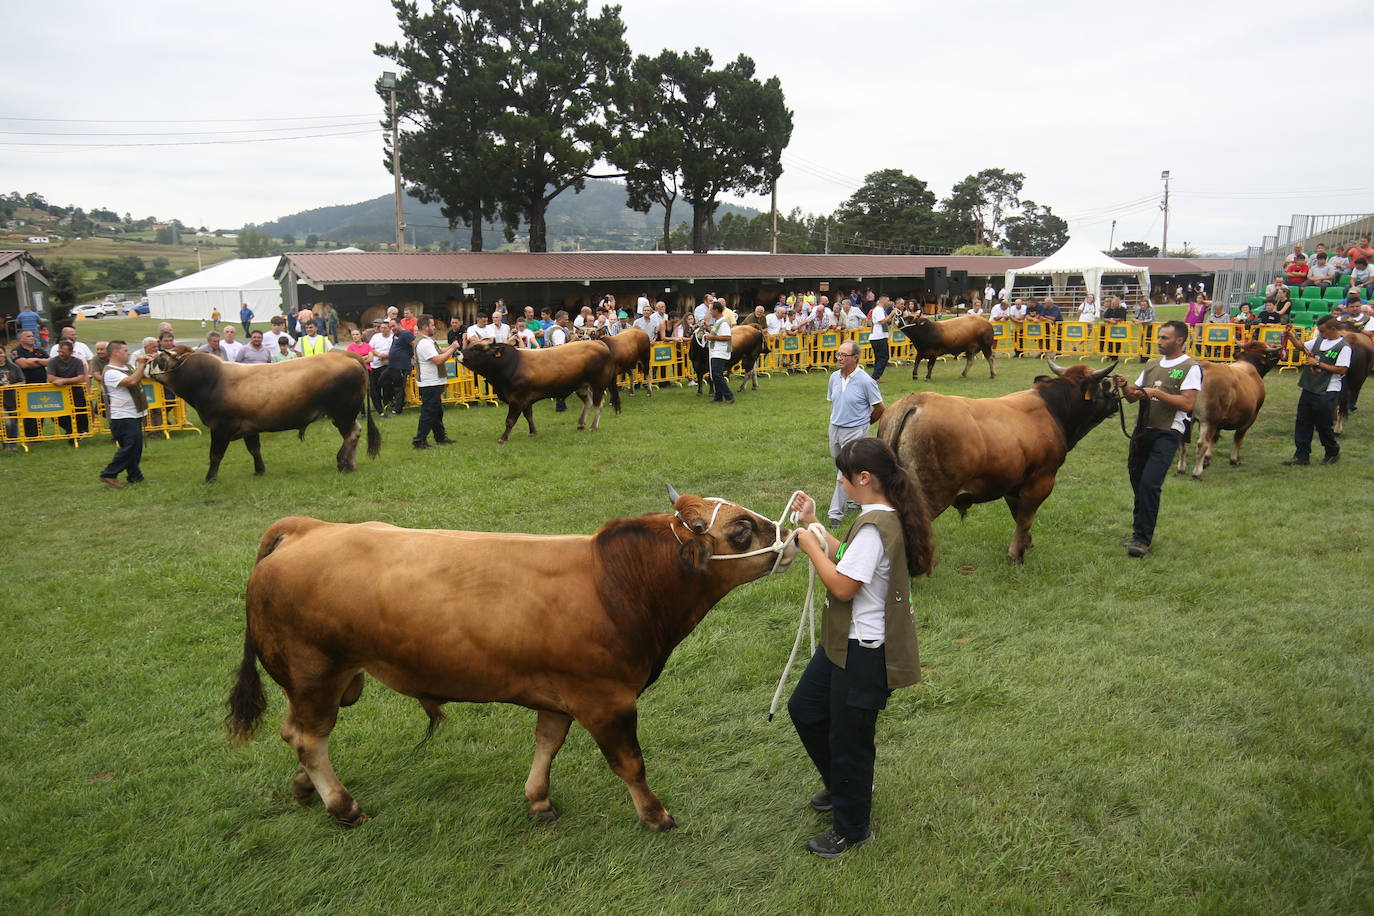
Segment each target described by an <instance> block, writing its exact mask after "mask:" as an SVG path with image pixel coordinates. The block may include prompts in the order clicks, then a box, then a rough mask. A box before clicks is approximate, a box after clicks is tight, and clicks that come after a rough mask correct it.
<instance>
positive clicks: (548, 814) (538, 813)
mask: <svg viewBox="0 0 1374 916" xmlns="http://www.w3.org/2000/svg"><path fill="white" fill-rule="evenodd" d="M530 817H532V818H534V819H535V820H536V821H538V822H539V823H541V824H552V823H553V822H554V821H556V820H558V809H557V808H555V807H554V806H553V805H552V804H551V803H550V804H549V805H548V807H546V808H531V809H530Z"/></svg>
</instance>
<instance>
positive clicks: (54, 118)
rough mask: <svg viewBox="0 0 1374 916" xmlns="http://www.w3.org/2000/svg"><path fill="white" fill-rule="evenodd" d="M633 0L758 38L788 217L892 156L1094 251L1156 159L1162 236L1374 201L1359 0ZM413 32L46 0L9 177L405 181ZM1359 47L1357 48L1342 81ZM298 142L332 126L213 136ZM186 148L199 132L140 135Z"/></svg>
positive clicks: (1372, 206) (137, 200) (1369, 44)
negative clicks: (381, 76) (1012, 189)
mask: <svg viewBox="0 0 1374 916" xmlns="http://www.w3.org/2000/svg"><path fill="white" fill-rule="evenodd" d="M422 2H423V0H422ZM621 15H622V18H623V19H624V21H625V24H626V26H627V33H626V37H627V39H628V41H629V43H630V46H631V48H632V50H633V51H634V52H635V53H645V54H654V53H656V52H658V51H659V50H660V49H662V48H664V47H672V48H676V49H681V50H687V49H690V48H692V47H694V46H702V47H706V48H708V49H709V50H710V51H711V52H712V53H713V54H714V56H715V58H716V62H717V64H720V63H723V62H724V61H726V60H729V59H732V58H733V57H735V56H736V55H738V54H740V53H745V54H748V55H750V56H751V57H753V58H754V60H755V61H756V62H757V64H758V71H759V74H760V75H761V76H762V77H767V76H770V75H777V76H778V77H779V78H780V79H781V81H782V85H783V90H784V92H785V93H786V96H787V103H788V105H789V107H790V108H792V110H793V112H794V120H795V125H796V126H795V130H794V132H793V135H792V143H791V145H790V146H789V147H788V149H787V151H786V152H785V153H784V165H785V167H786V172H785V173H784V175H783V177H782V179H781V181H780V183H779V200H780V205H781V206H782V207H783V208H784V209H790V208H791V207H794V206H800V207H801V208H802V209H803V210H806V211H810V212H829V211H831V210H833V209H834V208H835V207H836V206H837V205H838V204H839V203H840V202H842V201H843V200H844V199H845V198H846V197H848V196H849V195H850V194H851V193H852V192H853V191H854V190H855V189H856V188H857V187H858V186H859V184H860V183H861V182H862V180H863V176H864V175H865V174H867V173H868V172H871V171H874V170H877V169H881V168H894V167H895V168H900V169H902V170H903V171H905V172H907V173H909V174H912V175H915V176H917V177H919V178H921V179H923V180H924V181H926V182H927V183H928V184H929V185H930V187H931V189H932V190H933V191H934V192H935V193H936V194H937V195H938V196H944V195H945V194H947V193H948V191H949V189H950V187H951V185H952V184H954V183H955V182H957V181H958V180H959V179H961V178H963V177H964V176H965V175H968V174H970V173H972V172H976V171H978V170H979V169H983V168H990V167H1001V168H1006V169H1009V170H1014V171H1019V172H1023V173H1024V174H1025V175H1026V186H1025V189H1024V191H1023V195H1024V196H1025V197H1028V198H1031V199H1033V200H1035V201H1036V202H1038V203H1041V204H1048V205H1049V206H1051V207H1052V208H1053V209H1054V211H1055V212H1056V213H1058V214H1060V215H1061V216H1064V217H1065V218H1068V219H1070V221H1071V228H1072V229H1073V230H1074V231H1080V230H1081V231H1083V232H1084V233H1086V234H1088V235H1089V236H1090V237H1091V238H1092V239H1094V240H1095V241H1097V242H1098V243H1099V244H1100V245H1101V246H1102V247H1104V248H1105V247H1106V246H1107V243H1108V239H1109V235H1110V233H1111V221H1112V219H1113V218H1115V219H1116V220H1118V223H1117V226H1116V230H1115V239H1116V241H1117V242H1120V241H1122V240H1126V239H1144V240H1148V241H1150V242H1152V243H1154V244H1158V243H1159V240H1160V234H1161V229H1162V225H1161V222H1162V220H1161V213H1160V210H1159V198H1160V195H1161V192H1162V190H1163V185H1162V182H1161V181H1160V172H1161V170H1163V169H1169V170H1171V171H1172V174H1173V181H1172V197H1171V208H1170V209H1171V216H1170V227H1169V239H1170V247H1175V246H1178V245H1181V244H1182V243H1183V242H1185V241H1187V242H1190V243H1191V244H1192V245H1193V246H1194V247H1197V248H1200V249H1201V250H1203V251H1229V250H1234V249H1238V248H1241V247H1243V246H1245V245H1248V244H1254V243H1256V242H1257V241H1258V240H1259V238H1260V236H1262V235H1264V234H1266V233H1271V232H1273V231H1274V227H1275V225H1276V224H1278V223H1286V222H1287V221H1288V217H1289V215H1290V214H1293V213H1365V212H1371V211H1374V178H1366V177H1364V175H1363V173H1364V172H1365V171H1368V167H1367V164H1368V163H1369V161H1370V158H1371V152H1372V151H1374V116H1371V106H1370V104H1369V102H1368V100H1367V99H1366V98H1365V97H1366V96H1367V95H1368V92H1367V86H1368V84H1369V76H1368V74H1369V72H1370V62H1371V60H1374V59H1372V58H1371V57H1370V54H1371V53H1374V25H1372V24H1371V23H1374V16H1371V15H1370V7H1369V6H1368V4H1357V3H1355V2H1345V0H1325V2H1322V3H1320V4H1316V5H1308V6H1305V7H1299V8H1296V9H1295V8H1294V7H1293V6H1292V4H1290V3H1285V4H1279V3H1277V2H1272V0H1251V2H1232V0H1226V2H1196V0H1193V2H1174V0H1164V2H1154V3H1145V4H1130V5H1124V4H1112V3H1101V2H1081V3H1079V2H1075V3H1065V2H1052V3H1025V2H1016V3H1002V2H996V0H992V2H984V3H976V4H975V3H950V2H945V3H939V4H932V3H922V2H916V3H911V2H895V0H848V2H845V3H834V2H814V0H695V2H693V3H691V4H689V5H686V6H683V5H681V4H669V3H664V2H662V0H625V2H624V3H623V9H622V14H621ZM396 35H397V30H396V26H395V18H394V15H393V13H392V10H391V6H390V4H388V3H384V2H377V0H338V2H335V3H331V4H313V3H280V2H272V3H268V2H263V0H239V2H235V3H232V4H206V3H202V4H188V3H182V2H176V3H173V2H167V0H139V2H137V3H133V4H111V3H108V2H90V0H49V2H47V3H45V4H41V5H36V6H30V7H28V8H27V9H26V10H25V12H24V14H23V15H12V16H10V17H9V18H8V20H7V29H6V42H5V53H4V55H3V59H0V74H3V78H4V85H5V86H6V87H7V91H6V93H5V98H4V100H3V101H0V131H4V133H3V134H0V176H3V179H0V190H10V189H14V190H18V191H20V192H24V193H27V192H29V191H38V192H40V193H42V194H43V195H44V196H45V197H46V198H47V199H48V200H50V201H53V202H55V203H60V204H67V205H72V204H75V205H80V206H84V207H87V208H90V207H92V206H106V207H110V208H112V209H116V210H118V211H120V212H121V213H122V212H125V211H128V212H131V213H133V214H134V215H135V216H145V215H150V214H151V215H157V216H159V217H164V218H166V217H173V216H175V217H179V218H181V219H183V220H184V221H186V222H187V223H190V224H205V225H208V226H211V227H235V226H239V225H242V224H243V223H245V222H265V221H268V220H270V219H273V218H276V217H278V216H283V215H286V214H289V213H294V212H298V211H300V210H306V209H310V208H313V207H318V206H326V205H330V204H339V203H353V202H356V201H360V200H366V199H368V198H371V197H376V196H378V195H381V194H387V193H390V191H391V180H390V176H389V174H388V172H387V171H386V169H385V168H384V167H383V161H382V159H383V154H382V146H381V142H382V141H381V135H380V130H379V129H378V128H377V126H376V121H377V119H378V117H379V116H380V115H381V114H382V111H381V106H380V104H379V101H378V100H377V98H376V97H375V95H374V94H373V92H372V88H371V87H372V83H373V80H374V79H375V78H376V76H377V75H378V73H380V71H382V70H383V69H386V67H387V62H385V61H383V60H382V59H380V58H377V57H375V56H374V55H373V54H372V46H373V44H374V42H376V41H384V42H386V41H391V40H394V38H395V37H396ZM1342 48H1354V49H1359V50H1358V53H1357V56H1355V57H1353V58H1349V60H1352V61H1353V62H1354V65H1353V68H1352V69H1350V70H1349V71H1348V72H1347V71H1346V70H1345V67H1346V66H1347V64H1346V61H1347V59H1348V58H1347V56H1346V54H1345V53H1343V51H1342ZM1323 88H1325V89H1327V90H1329V93H1328V94H1325V95H1323V92H1322V90H1323ZM26 119H27V120H26ZM44 119H46V120H44ZM59 119H60V120H59ZM230 119H234V120H230ZM135 121H136V122H138V123H119V122H135ZM154 121H160V122H163V123H152V122H154ZM231 130H233V131H239V132H237V133H226V131H231ZM136 131H142V132H151V133H143V134H135V132H136ZM244 131H249V132H244ZM217 132H218V133H217ZM56 134H61V135H62V136H55V135H56ZM73 134H82V136H70V135H73ZM305 134H335V135H336V136H333V137H317V138H313V139H292V140H280V141H276V140H274V141H271V142H252V143H225V142H221V141H224V140H226V139H259V138H271V137H298V136H301V135H305ZM95 135H103V136H95ZM205 141H216V142H205ZM169 142H176V143H181V144H184V145H174V146H167V145H158V146H152V145H140V144H151V143H169ZM39 144H42V145H39ZM71 144H101V145H100V146H95V147H91V146H81V145H75V146H73V145H71ZM112 144H130V145H128V146H113V145H112ZM745 202H746V203H749V204H751V205H755V206H760V207H762V208H766V207H767V200H766V199H765V198H756V199H750V200H746V201H745Z"/></svg>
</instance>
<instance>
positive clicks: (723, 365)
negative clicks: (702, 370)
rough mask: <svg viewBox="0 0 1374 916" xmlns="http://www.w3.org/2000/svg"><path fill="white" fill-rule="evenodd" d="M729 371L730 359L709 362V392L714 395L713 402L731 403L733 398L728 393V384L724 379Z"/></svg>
mask: <svg viewBox="0 0 1374 916" xmlns="http://www.w3.org/2000/svg"><path fill="white" fill-rule="evenodd" d="M729 371H730V358H729V357H725V358H723V359H712V360H711V391H713V392H714V393H715V398H714V400H716V401H726V402H732V401H734V400H735V396H734V395H733V394H731V393H730V383H729V381H727V380H726V378H725V373H727V372H729Z"/></svg>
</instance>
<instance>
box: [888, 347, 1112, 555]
mask: <svg viewBox="0 0 1374 916" xmlns="http://www.w3.org/2000/svg"><path fill="white" fill-rule="evenodd" d="M1047 362H1048V363H1049V367H1050V369H1051V370H1052V371H1053V372H1054V375H1055V377H1051V376H1047V375H1041V376H1037V377H1036V379H1035V382H1034V383H1033V384H1032V385H1031V387H1030V388H1029V389H1028V390H1026V391H1017V392H1013V393H1012V394H1008V395H1003V396H1002V397H1000V398H960V397H954V396H952V395H945V394H934V393H933V392H921V393H919V394H909V395H907V396H906V397H904V398H902V399H901V400H900V401H898V402H897V403H896V404H893V405H892V406H891V407H889V408H887V409H886V410H885V411H884V412H883V416H882V419H881V420H880V421H879V425H878V436H879V437H880V438H881V439H882V440H883V441H885V442H886V443H887V444H888V445H890V446H892V449H893V451H895V452H896V453H897V456H898V457H899V458H900V459H901V460H902V463H903V464H904V465H905V466H906V467H907V469H908V470H910V471H911V473H912V474H913V475H914V476H915V478H916V480H917V481H918V482H919V483H920V486H921V489H922V490H923V491H924V492H925V496H926V501H927V502H928V503H929V505H930V517H931V518H935V517H937V516H939V514H940V513H941V512H944V511H945V509H947V508H949V507H950V506H953V507H954V508H956V509H958V510H959V514H960V515H961V516H962V515H964V514H965V513H967V512H968V509H969V506H972V505H973V504H974V503H985V502H990V501H992V500H994V499H1005V500H1006V502H1007V508H1008V509H1010V510H1011V515H1012V518H1014V519H1015V520H1016V535H1015V537H1013V538H1012V542H1011V547H1010V548H1009V549H1008V550H1007V559H1008V560H1009V561H1010V562H1012V563H1021V562H1024V560H1025V553H1026V549H1027V548H1029V547H1031V546H1033V545H1032V543H1031V535H1030V529H1031V523H1032V522H1034V521H1035V512H1036V510H1037V509H1039V508H1040V504H1041V503H1043V502H1044V501H1045V499H1046V498H1047V497H1048V496H1049V495H1050V493H1051V492H1052V491H1053V490H1054V479H1055V475H1056V474H1057V473H1058V472H1059V468H1060V467H1061V466H1062V465H1063V464H1064V458H1065V457H1066V456H1067V455H1068V453H1069V449H1071V448H1073V447H1074V446H1075V445H1076V444H1078V440H1080V439H1082V438H1083V437H1084V436H1086V435H1087V434H1088V433H1089V432H1091V431H1092V429H1093V428H1094V427H1095V426H1097V424H1099V423H1101V422H1102V421H1103V420H1105V419H1106V418H1108V417H1110V416H1111V415H1112V414H1114V413H1116V411H1117V410H1118V409H1120V404H1121V396H1120V395H1119V394H1118V393H1117V392H1116V390H1115V389H1114V388H1112V385H1111V381H1110V378H1109V376H1110V375H1111V373H1112V370H1113V369H1115V368H1116V363H1112V364H1111V365H1110V366H1107V367H1106V368H1105V369H1098V370H1096V371H1093V370H1092V369H1089V368H1088V367H1087V366H1083V365H1077V366H1069V367H1068V368H1067V369H1065V368H1062V367H1060V366H1059V365H1057V364H1056V363H1055V361H1054V360H1052V359H1051V360H1047Z"/></svg>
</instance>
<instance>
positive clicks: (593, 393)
mask: <svg viewBox="0 0 1374 916" xmlns="http://www.w3.org/2000/svg"><path fill="white" fill-rule="evenodd" d="M461 358H462V363H463V365H465V366H467V367H468V368H469V369H471V370H472V371H473V372H475V373H477V374H478V375H480V376H482V378H484V379H486V380H487V381H488V382H489V383H490V384H491V387H492V390H493V391H495V392H496V396H497V397H498V398H500V399H501V400H502V402H504V403H505V404H506V405H507V408H508V409H507V411H506V428H505V430H504V431H503V432H502V433H501V438H499V439H497V440H496V441H497V443H498V444H500V445H505V444H506V440H508V439H509V438H510V431H511V427H513V426H515V421H516V420H518V419H520V416H521V414H523V415H524V417H525V422H526V423H527V424H528V425H529V430H530V435H531V436H533V435H534V431H535V430H534V413H533V410H532V408H533V406H534V404H535V402H536V401H541V400H543V399H544V398H563V397H567V396H568V395H570V394H574V393H576V394H577V396H578V397H579V398H580V399H581V400H582V413H580V414H579V415H578V417H577V428H578V429H585V428H586V424H587V410H588V408H589V407H591V408H595V413H594V415H593V416H592V432H596V430H597V429H598V428H600V426H601V401H602V397H603V395H604V394H605V392H606V391H607V390H609V391H610V392H611V407H612V409H614V410H615V412H616V413H620V386H619V385H617V384H616V381H615V376H616V368H615V359H614V358H613V357H612V355H611V351H610V350H608V349H607V348H606V347H605V345H603V344H602V343H600V342H599V341H595V340H576V341H573V342H572V343H568V344H564V345H563V346H561V347H547V348H545V349H540V350H520V349H517V348H516V347H515V346H514V345H512V344H508V343H497V342H496V341H494V340H479V341H478V342H477V343H475V344H473V345H472V346H470V347H468V348H467V349H466V350H464V351H463V353H462V357H461Z"/></svg>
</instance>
